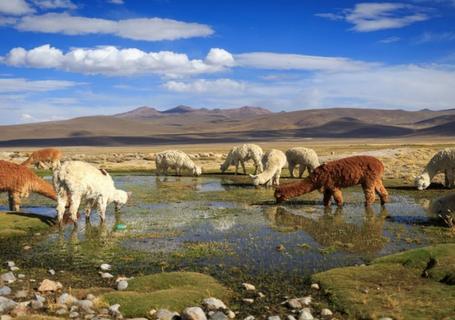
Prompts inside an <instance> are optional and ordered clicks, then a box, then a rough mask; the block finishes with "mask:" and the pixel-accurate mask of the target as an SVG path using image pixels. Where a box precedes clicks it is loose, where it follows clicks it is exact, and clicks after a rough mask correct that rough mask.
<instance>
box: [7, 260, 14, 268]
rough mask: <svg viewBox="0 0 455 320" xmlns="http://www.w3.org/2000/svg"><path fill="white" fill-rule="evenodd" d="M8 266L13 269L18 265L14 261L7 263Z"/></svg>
mask: <svg viewBox="0 0 455 320" xmlns="http://www.w3.org/2000/svg"><path fill="white" fill-rule="evenodd" d="M6 265H7V266H8V268H12V267H15V266H16V263H14V261H7V262H6Z"/></svg>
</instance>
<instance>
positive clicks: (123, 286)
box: [117, 280, 128, 291]
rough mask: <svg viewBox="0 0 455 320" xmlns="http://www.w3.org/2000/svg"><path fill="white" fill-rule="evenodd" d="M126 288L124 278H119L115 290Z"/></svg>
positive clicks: (126, 282)
mask: <svg viewBox="0 0 455 320" xmlns="http://www.w3.org/2000/svg"><path fill="white" fill-rule="evenodd" d="M127 288H128V281H126V280H120V281H118V282H117V290H119V291H123V290H126V289H127Z"/></svg>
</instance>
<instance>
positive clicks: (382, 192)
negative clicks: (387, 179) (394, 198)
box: [375, 180, 389, 205]
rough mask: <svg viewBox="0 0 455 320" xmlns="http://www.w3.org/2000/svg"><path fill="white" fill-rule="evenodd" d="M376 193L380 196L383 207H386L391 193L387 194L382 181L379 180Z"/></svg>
mask: <svg viewBox="0 0 455 320" xmlns="http://www.w3.org/2000/svg"><path fill="white" fill-rule="evenodd" d="M375 189H376V192H377V193H378V194H379V199H381V205H384V204H385V203H386V202H389V193H388V192H387V190H386V188H385V187H384V184H383V183H382V180H379V181H378V182H377V183H376V188H375Z"/></svg>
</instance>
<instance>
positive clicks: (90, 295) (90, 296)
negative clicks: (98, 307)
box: [85, 293, 96, 301]
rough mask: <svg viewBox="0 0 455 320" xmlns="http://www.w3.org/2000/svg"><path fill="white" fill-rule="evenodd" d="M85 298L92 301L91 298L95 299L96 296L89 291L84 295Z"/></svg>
mask: <svg viewBox="0 0 455 320" xmlns="http://www.w3.org/2000/svg"><path fill="white" fill-rule="evenodd" d="M85 299H86V300H90V301H93V300H95V299H96V297H95V296H94V295H93V294H91V293H89V294H88V295H87V296H86V297H85Z"/></svg>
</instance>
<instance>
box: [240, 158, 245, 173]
mask: <svg viewBox="0 0 455 320" xmlns="http://www.w3.org/2000/svg"><path fill="white" fill-rule="evenodd" d="M240 164H241V165H242V169H243V174H246V168H245V162H244V161H240Z"/></svg>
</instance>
